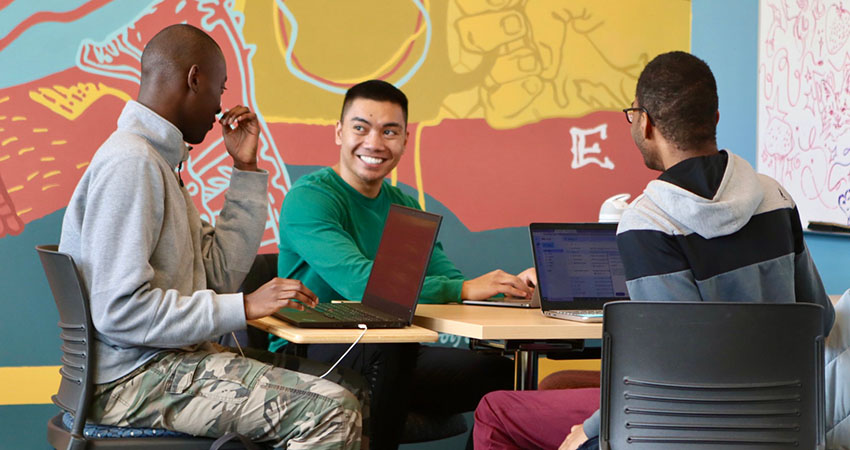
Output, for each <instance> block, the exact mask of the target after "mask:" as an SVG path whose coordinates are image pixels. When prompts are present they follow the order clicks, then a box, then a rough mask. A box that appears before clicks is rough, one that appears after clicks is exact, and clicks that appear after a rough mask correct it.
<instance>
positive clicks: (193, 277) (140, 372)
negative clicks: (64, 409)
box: [60, 25, 367, 449]
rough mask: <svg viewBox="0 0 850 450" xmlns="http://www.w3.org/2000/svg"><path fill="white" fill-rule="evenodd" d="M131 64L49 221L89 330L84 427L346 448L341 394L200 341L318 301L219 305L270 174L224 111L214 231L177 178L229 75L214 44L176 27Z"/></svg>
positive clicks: (248, 242) (240, 122)
mask: <svg viewBox="0 0 850 450" xmlns="http://www.w3.org/2000/svg"><path fill="white" fill-rule="evenodd" d="M141 65H142V76H141V86H140V90H139V97H138V101H130V102H128V103H127V105H126V106H125V108H124V110H123V111H122V113H121V116H120V118H119V119H118V129H117V130H116V131H115V132H114V133H113V134H112V135H111V136H110V137H109V139H107V141H106V142H105V143H104V144H103V145H102V146H101V147H100V148H99V149H98V151H97V153H96V154H95V155H94V157H93V158H92V161H91V164H90V166H89V168H88V170H87V171H86V173H85V174H84V175H83V177H82V179H81V180H80V183H79V185H78V186H77V188H76V190H75V191H74V194H73V197H72V198H71V201H70V204H69V205H68V208H67V210H66V213H65V218H64V222H63V224H62V237H61V243H60V250H61V251H63V252H67V253H69V254H70V255H71V256H73V257H74V259H75V260H76V262H77V264H78V266H79V268H80V271H81V273H82V276H83V278H84V280H85V284H86V286H87V288H88V290H89V294H90V299H91V313H92V319H93V323H94V327H95V331H96V342H95V352H96V361H97V363H96V367H95V373H94V377H95V379H94V381H95V384H96V387H95V395H94V402H93V405H92V410H91V413H90V416H89V417H88V420H89V421H92V422H95V423H101V424H107V425H118V426H132V427H148V428H165V429H169V430H174V431H180V432H185V433H190V434H195V435H201V436H209V437H217V436H220V435H223V434H225V433H227V432H231V431H235V432H238V433H241V434H244V435H246V436H248V437H249V438H251V439H253V440H255V441H263V442H267V443H270V444H273V445H275V446H288V447H289V448H313V449H316V448H318V449H322V448H334V449H337V448H359V446H360V434H361V425H362V420H363V417H362V413H361V406H360V401H358V398H356V397H355V396H354V395H352V393H351V392H349V391H348V390H346V389H344V388H342V387H340V386H339V385H337V384H335V383H332V382H330V381H326V380H323V379H320V378H317V377H315V376H311V375H306V374H303V373H299V372H295V371H292V370H287V369H283V368H280V367H275V366H274V365H272V364H268V363H266V362H261V361H258V360H256V359H251V358H245V357H240V356H238V355H236V354H234V353H231V352H228V351H226V349H223V348H221V347H218V346H216V345H214V344H211V343H209V342H208V341H210V340H213V339H215V338H216V337H218V336H220V335H223V334H225V333H229V332H232V331H235V330H239V329H244V328H245V326H246V320H250V319H257V318H261V317H265V316H267V315H269V314H271V313H272V312H274V311H276V310H278V309H279V308H282V307H294V308H303V306H302V305H301V304H306V305H311V306H312V305H315V303H316V301H317V299H316V297H315V295H314V294H313V293H312V292H310V290H309V289H307V288H305V287H304V286H303V285H302V284H301V283H300V282H299V281H296V280H287V279H280V278H277V279H274V280H272V281H270V282H269V283H267V284H266V285H264V286H262V287H261V288H259V289H258V290H257V291H255V292H253V293H251V294H247V295H243V294H241V293H228V292H235V291H237V289H238V287H239V285H240V283H241V282H242V280H243V279H244V277H245V275H246V273H247V272H248V270H249V269H250V267H251V263H252V262H253V259H254V255H255V254H256V253H257V250H258V248H259V245H260V240H261V236H262V233H263V229H264V225H265V220H266V211H267V204H266V202H267V193H266V189H267V181H268V173H267V172H265V171H262V170H259V169H258V168H257V139H258V134H259V124H258V122H257V117H256V115H255V114H254V113H252V112H251V111H250V110H249V109H248V108H246V107H244V106H236V107H233V108H231V109H230V110H228V111H226V112H225V113H224V114H223V115H222V117H221V118H220V119H219V122H220V124H221V126H222V133H223V139H224V144H225V147H226V148H227V152H228V153H229V154H230V156H231V157H232V158H233V165H234V167H233V173H232V176H231V180H230V189H229V190H228V192H227V194H226V196H225V203H224V206H223V208H222V210H221V214H220V215H219V217H218V219H217V226H216V227H215V228H213V227H212V226H210V225H209V224H208V223H205V222H203V221H202V220H201V218H200V216H199V213H198V211H197V209H196V208H195V206H194V204H193V203H192V199H191V198H190V196H189V193H188V192H187V191H186V189H185V188H183V186H182V182H181V181H180V179H179V175H178V174H176V173H175V171H174V169H175V168H176V167H178V166H179V165H180V164H181V163H182V162H183V161H185V160H186V159H187V157H188V151H189V147H188V146H187V145H186V143H188V144H198V143H201V142H202V141H203V140H204V137H205V136H206V134H207V132H208V131H209V130H210V129H211V128H212V127H213V125H214V124H215V121H216V115H217V114H219V113H220V109H221V108H220V102H221V95H222V92H223V91H224V89H225V81H226V79H227V75H226V67H225V60H224V56H223V54H222V52H221V49H220V48H219V47H218V45H217V44H216V43H215V41H213V39H212V38H211V37H209V36H208V35H207V34H206V33H204V32H203V31H201V30H200V29H198V28H195V27H192V26H190V25H173V26H170V27H167V28H165V29H164V30H162V31H160V32H159V33H158V34H157V35H156V36H154V37H153V39H151V41H150V42H149V43H148V45H147V46H146V47H145V50H144V53H143V54H142V61H141ZM295 300H297V301H298V302H300V303H298V302H296V301H295ZM258 357H259V358H261V359H264V360H267V361H268V362H272V361H273V358H276V357H277V356H275V355H272V354H269V353H260V354H258ZM278 364H279V365H286V366H287V367H290V368H293V367H300V368H301V369H304V368H305V367H307V366H309V364H307V363H304V362H303V361H293V360H289V361H286V362H284V363H278ZM309 370H310V371H316V370H318V368H316V367H315V366H310V369H309ZM334 376H336V377H337V379H339V378H338V377H339V375H338V374H335V375H334ZM363 386H365V385H363ZM353 390H354V391H356V392H357V393H358V394H360V395H365V392H366V391H367V389H364V388H363V387H358V388H353ZM361 391H362V392H361Z"/></svg>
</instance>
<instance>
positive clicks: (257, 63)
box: [0, 0, 690, 251]
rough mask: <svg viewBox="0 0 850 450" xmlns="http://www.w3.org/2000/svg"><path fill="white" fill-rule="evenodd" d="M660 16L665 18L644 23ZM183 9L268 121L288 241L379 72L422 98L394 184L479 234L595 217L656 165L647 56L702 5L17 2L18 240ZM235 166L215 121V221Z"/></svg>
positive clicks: (9, 149) (13, 225)
mask: <svg viewBox="0 0 850 450" xmlns="http://www.w3.org/2000/svg"><path fill="white" fill-rule="evenodd" d="M641 17H644V18H646V20H641V19H640V18H641ZM650 18H651V19H652V20H651V21H652V22H655V23H659V22H661V23H665V26H664V27H641V26H636V24H641V23H649V22H650V20H649V19H650ZM179 22H183V23H190V24H193V25H196V26H198V27H200V28H202V29H204V30H205V31H207V32H208V33H209V34H210V35H211V36H213V38H215V40H216V41H217V42H218V43H219V44H220V45H221V47H222V50H223V51H224V54H225V56H226V62H227V68H228V90H227V91H226V93H225V95H224V98H223V100H222V106H223V107H229V106H232V105H234V104H237V103H241V104H245V105H248V106H249V107H250V108H252V109H253V110H254V111H256V112H257V113H258V114H259V115H260V117H261V119H262V120H261V124H262V132H261V142H260V164H261V166H262V167H263V168H265V169H267V170H268V171H269V172H270V173H271V185H270V194H269V208H268V221H267V229H266V234H265V236H264V241H263V250H265V251H274V250H275V247H276V243H277V239H278V237H277V232H278V226H277V224H278V212H279V208H280V205H281V202H282V200H283V198H284V196H285V195H286V192H287V190H288V188H289V186H290V185H291V184H292V182H293V181H294V180H293V175H292V173H293V170H292V169H293V168H294V167H304V166H310V167H313V166H325V165H331V164H333V163H334V162H336V160H337V159H338V149H337V148H336V147H335V146H334V143H333V142H334V141H333V133H332V130H333V124H334V123H335V122H336V120H337V119H338V116H339V109H340V106H341V100H342V94H343V93H344V92H345V90H346V89H347V87H349V86H351V85H353V84H354V83H357V82H359V81H361V80H364V79H369V78H380V79H384V80H387V81H389V82H391V83H393V84H395V85H396V86H398V87H400V88H401V89H402V90H404V91H405V92H406V93H407V94H408V96H409V97H410V133H411V134H410V135H411V139H410V141H409V143H408V147H407V155H405V156H404V158H403V159H402V162H401V164H400V165H399V167H398V168H397V170H396V171H395V172H394V173H393V175H392V182H393V183H400V184H403V185H407V186H409V187H410V188H412V189H413V190H414V191H415V192H416V193H418V196H419V202H420V204H421V205H422V206H423V207H424V208H426V209H429V207H432V206H434V205H432V204H430V203H429V202H436V203H438V204H440V205H442V207H444V208H445V209H447V210H449V211H450V212H451V214H453V215H455V216H456V217H457V219H458V220H459V221H460V222H461V223H462V224H463V226H464V227H465V228H467V229H468V230H469V231H470V232H478V231H485V230H496V229H502V228H509V227H522V226H525V225H527V224H528V223H529V222H531V221H594V220H595V219H596V215H597V213H598V208H599V205H600V204H601V202H602V201H603V200H604V199H605V198H607V197H609V196H611V195H614V194H616V193H620V192H628V193H631V194H632V195H636V194H639V193H640V191H641V190H642V187H643V186H644V185H645V184H646V182H647V180H648V179H650V178H651V177H654V176H655V175H654V174H653V173H652V172H650V171H648V170H647V169H645V168H644V167H643V164H642V159H641V157H640V155H639V153H638V151H637V150H636V149H635V147H634V145H633V143H632V142H631V137H630V135H629V129H628V126H627V124H626V122H625V120H624V117H623V114H622V112H620V109H622V108H624V107H627V106H629V104H630V102H631V100H632V98H633V95H634V86H635V83H636V79H637V76H638V74H639V73H640V71H641V69H642V68H643V66H644V65H645V64H646V62H647V61H648V60H649V59H651V58H652V57H653V56H654V55H656V54H658V53H660V52H664V51H669V50H673V49H685V50H687V49H688V48H689V36H690V30H689V23H690V2H689V1H684V0H672V1H671V0H653V1H650V0H644V1H641V2H626V1H622V2H621V1H616V2H614V1H612V2H599V1H595V0H534V1H530V0H526V1H521V0H502V1H485V0H430V1H429V0H394V1H386V0H361V1H358V2H350V1H343V0H337V1H331V0H299V1H295V0H289V1H284V0H243V1H233V0H230V1H213V0H161V1H151V2H144V1H138V0H134V1H127V0H124V1H119V0H115V1H109V0H63V1H59V0H52V1H51V0H41V1H28V0H17V1H8V0H6V1H3V0H0V238H2V237H4V236H12V235H16V234H19V233H21V232H22V231H23V230H24V229H25V228H26V227H27V226H29V224H31V223H33V222H34V221H37V220H39V219H40V218H42V217H44V216H46V215H48V214H50V213H53V212H55V211H57V210H60V209H62V208H64V207H65V205H66V204H67V202H68V200H69V198H70V196H71V193H72V192H73V189H74V187H75V186H76V183H77V181H78V180H79V178H80V176H81V175H82V173H83V172H84V171H85V170H86V167H87V165H88V162H89V160H90V159H91V157H92V155H93V153H94V151H95V150H96V149H97V147H98V146H99V145H100V143H101V142H103V141H104V140H105V139H106V137H107V136H108V135H109V134H110V133H111V132H112V131H113V130H114V127H115V121H116V119H117V116H118V114H119V112H120V110H121V108H122V107H123V104H124V103H125V102H126V101H127V100H128V99H131V98H134V97H135V96H136V94H137V92H138V84H139V75H140V70H139V60H140V57H141V53H142V50H143V48H144V44H145V43H146V42H147V41H148V40H149V39H150V38H151V37H152V36H153V35H154V34H155V33H156V32H157V31H159V30H160V29H161V28H163V27H164V26H166V25H169V24H172V23H179ZM230 171H231V161H230V158H229V157H228V156H227V153H226V151H225V149H224V145H223V143H222V139H221V136H220V134H219V133H217V132H211V133H210V134H209V135H208V136H207V140H206V141H205V142H204V143H203V144H201V145H197V146H195V148H194V149H193V151H192V152H191V156H190V159H189V161H188V164H187V165H186V167H184V169H183V175H182V177H183V180H184V181H185V182H186V187H187V188H188V189H189V191H190V192H191V193H192V195H193V197H194V199H195V202H196V204H197V206H198V209H199V210H200V211H201V214H202V216H203V217H204V218H205V219H207V220H209V221H212V222H214V221H215V218H216V215H217V214H218V211H219V208H220V207H221V204H222V202H223V193H224V191H225V190H226V187H227V185H228V179H229V175H230ZM495 244H497V243H494V245H495Z"/></svg>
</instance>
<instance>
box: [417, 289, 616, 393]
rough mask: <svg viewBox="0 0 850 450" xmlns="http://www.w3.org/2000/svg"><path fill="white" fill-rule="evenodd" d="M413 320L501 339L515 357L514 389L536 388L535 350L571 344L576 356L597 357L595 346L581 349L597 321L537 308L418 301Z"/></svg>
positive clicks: (598, 329) (597, 332)
mask: <svg viewBox="0 0 850 450" xmlns="http://www.w3.org/2000/svg"><path fill="white" fill-rule="evenodd" d="M413 323H414V324H416V325H419V326H421V327H425V328H428V329H429V330H434V331H439V332H441V333H449V334H455V335H458V336H465V337H468V338H470V339H476V340H485V341H486V340H503V341H505V344H504V349H505V350H506V351H513V352H514V355H515V358H516V367H517V374H516V375H517V376H516V388H517V389H518V390H525V389H536V388H537V357H538V353H540V352H545V351H547V350H556V349H561V350H563V349H565V348H570V347H575V348H576V350H575V356H576V357H579V358H587V357H598V354H599V351H598V349H596V350H590V351H585V350H586V349H585V348H584V346H583V341H584V340H586V339H600V338H602V324H601V323H581V322H573V321H569V320H561V319H553V318H551V317H545V316H544V315H543V314H542V313H541V312H540V309H539V308H534V309H524V308H506V307H496V306H473V305H461V304H448V305H419V306H417V307H416V317H414V319H413ZM576 342H580V344H579V345H576Z"/></svg>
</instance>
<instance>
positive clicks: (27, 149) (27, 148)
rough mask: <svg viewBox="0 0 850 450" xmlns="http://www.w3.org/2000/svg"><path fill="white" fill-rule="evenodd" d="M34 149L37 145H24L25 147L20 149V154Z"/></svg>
mask: <svg viewBox="0 0 850 450" xmlns="http://www.w3.org/2000/svg"><path fill="white" fill-rule="evenodd" d="M33 150H35V147H24V148H22V149H20V150H18V155H23V154H24V153H26V152H31V151H33Z"/></svg>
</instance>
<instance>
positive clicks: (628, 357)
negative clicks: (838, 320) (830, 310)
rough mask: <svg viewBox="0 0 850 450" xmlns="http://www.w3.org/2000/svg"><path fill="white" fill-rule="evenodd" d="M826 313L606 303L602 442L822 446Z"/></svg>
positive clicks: (791, 307)
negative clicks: (824, 322)
mask: <svg viewBox="0 0 850 450" xmlns="http://www.w3.org/2000/svg"><path fill="white" fill-rule="evenodd" d="M822 309H823V308H822V307H821V306H820V305H815V304H811V303H793V304H770V303H707V302H706V303H669V302H665V303H660V302H659V303H650V302H635V301H632V302H615V303H609V304H606V305H605V319H604V324H603V341H602V386H601V388H602V404H601V413H602V426H601V430H600V439H599V440H600V447H601V448H602V449H625V448H628V449H634V450H640V449H654V450H657V449H716V448H723V449H730V450H731V449H765V450H766V449H771V450H775V449H782V448H805V449H822V448H824V447H825V427H824V414H825V413H824V347H823V344H824V339H823V331H822V329H821V327H822V321H821V315H822Z"/></svg>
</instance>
